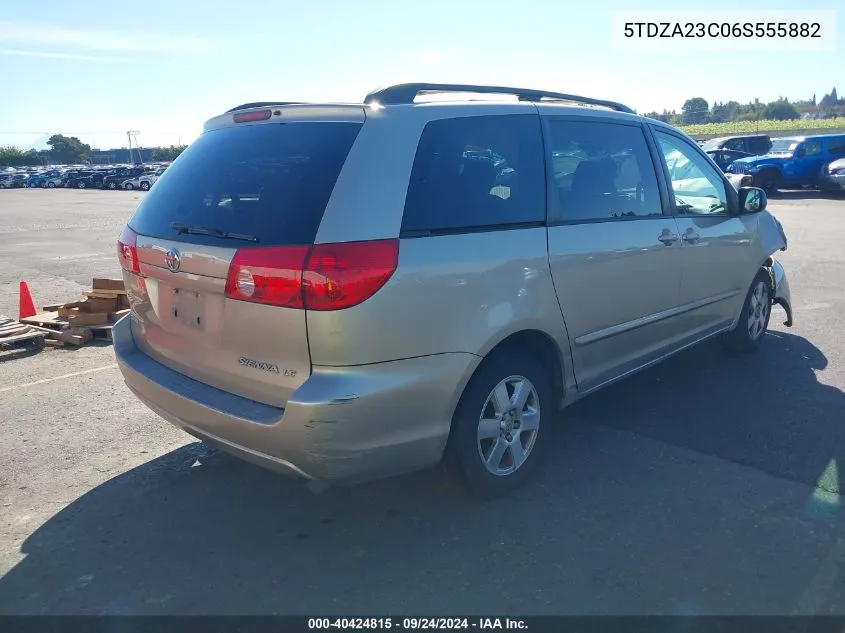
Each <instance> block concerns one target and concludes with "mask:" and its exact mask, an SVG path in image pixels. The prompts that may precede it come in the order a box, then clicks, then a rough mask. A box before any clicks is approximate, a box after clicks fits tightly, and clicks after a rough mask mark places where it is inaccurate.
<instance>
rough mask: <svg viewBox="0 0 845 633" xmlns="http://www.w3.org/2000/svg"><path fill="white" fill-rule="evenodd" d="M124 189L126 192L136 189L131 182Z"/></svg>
mask: <svg viewBox="0 0 845 633" xmlns="http://www.w3.org/2000/svg"><path fill="white" fill-rule="evenodd" d="M123 188H124V189H126V191H132V190H133V189H134V188H135V187H134V186H132V183H131V182H127V183H126V184H124V185H123Z"/></svg>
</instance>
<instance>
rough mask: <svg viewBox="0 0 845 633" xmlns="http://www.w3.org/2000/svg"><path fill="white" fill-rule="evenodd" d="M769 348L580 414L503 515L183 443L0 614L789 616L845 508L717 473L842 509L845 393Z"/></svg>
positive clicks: (611, 394) (49, 537)
mask: <svg viewBox="0 0 845 633" xmlns="http://www.w3.org/2000/svg"><path fill="white" fill-rule="evenodd" d="M765 343H766V344H765V345H764V347H763V349H762V350H761V351H760V353H759V354H755V355H747V356H741V357H738V358H735V359H732V360H731V361H729V362H725V357H724V354H723V352H722V351H721V349H720V347H719V346H718V345H705V346H702V347H700V348H698V349H694V350H691V351H689V352H687V353H685V354H682V355H680V356H678V357H676V358H674V359H672V360H670V361H667V362H666V363H664V364H663V365H661V366H658V367H656V368H654V369H652V370H649V371H647V372H644V373H642V374H640V375H638V376H635V377H633V378H631V379H629V380H627V381H625V382H622V383H619V384H617V385H615V386H612V387H609V388H608V389H606V390H604V391H602V392H600V393H597V394H596V395H595V396H592V397H590V398H587V399H585V400H583V401H581V402H579V403H577V404H575V405H574V406H573V407H570V408H569V409H567V410H566V412H565V414H564V416H562V417H563V419H564V420H565V421H566V422H567V424H564V425H560V426H559V427H557V428H556V429H555V431H554V434H553V435H552V436H551V438H552V440H553V445H552V447H551V450H550V451H549V452H550V455H549V459H548V460H547V462H546V463H545V465H544V467H543V468H542V469H541V470H540V471H539V472H538V473H537V477H536V480H535V481H533V482H531V484H530V485H528V486H527V487H526V488H524V489H522V490H520V491H518V492H517V493H515V494H513V495H512V496H509V497H507V498H504V499H500V500H498V501H494V502H488V503H476V502H472V501H470V500H469V499H468V498H467V496H466V494H465V493H464V492H463V491H462V489H460V488H459V487H457V486H455V485H453V484H452V483H451V482H450V480H449V479H448V478H446V477H445V476H443V475H442V474H441V473H440V472H439V471H438V470H432V471H427V472H421V473H416V474H412V475H407V476H403V477H398V478H394V479H391V480H388V481H381V482H375V483H371V484H366V485H362V486H357V487H354V488H346V489H328V490H320V489H319V488H316V487H314V486H308V485H304V484H302V483H300V482H296V481H293V480H289V479H286V478H283V477H280V476H278V475H276V474H274V473H270V472H267V471H264V470H262V469H259V468H257V467H253V466H251V465H248V464H245V463H242V462H240V461H238V460H236V459H234V458H231V457H229V456H226V455H224V454H222V453H219V452H217V451H215V450H213V449H210V448H208V447H206V446H204V445H202V444H199V443H193V444H189V445H187V446H184V447H182V448H179V449H177V450H175V451H172V452H171V453H169V454H166V455H164V456H162V457H160V458H158V459H154V460H152V461H150V462H148V463H145V464H143V465H141V466H139V467H137V468H134V469H133V470H130V471H128V472H125V473H123V474H121V475H119V476H117V477H115V478H113V479H111V480H110V481H108V482H106V483H104V484H102V485H100V486H98V487H97V488H95V489H94V490H92V491H91V492H89V493H87V494H85V495H83V496H82V497H80V498H79V499H77V500H76V501H74V502H73V503H71V504H70V505H69V506H67V507H66V508H64V509H63V510H61V511H60V512H58V513H57V514H56V515H54V516H53V517H51V518H50V519H49V520H48V521H46V522H45V523H44V524H43V525H42V526H41V527H40V528H38V529H37V530H36V531H35V532H34V533H33V534H31V535H30V536H29V537H28V538H27V539H26V540H25V542H24V544H23V546H22V548H21V549H22V554H23V555H24V558H23V560H22V561H20V562H19V563H18V564H17V565H16V566H15V567H14V568H13V569H12V570H11V571H9V572H8V573H7V574H6V575H5V576H4V577H3V578H2V579H0V613H7V614H8V613H17V614H20V613H50V614H55V613H59V614H62V613H64V614H66V613H74V614H78V613H83V614H84V613H88V614H139V613H140V614H144V613H178V614H191V613H194V614H214V613H230V614H232V613H234V614H257V613H263V614H311V615H315V614H317V615H325V614H333V615H356V614H358V615H360V614H370V615H372V614H386V613H394V614H396V613H404V614H428V615H432V614H434V615H437V614H461V613H468V612H469V613H484V614H504V613H511V614H514V613H521V614H540V613H546V614H555V613H558V614H559V613H606V614H607V613H610V614H619V613H658V612H662V613H673V612H683V613H690V612H699V613H708V612H710V613H712V612H716V613H745V614H749V613H751V614H754V613H756V614H761V613H776V614H777V613H788V612H789V611H790V610H791V609H793V608H794V606H795V605H796V603H798V602H799V601H800V596H801V594H802V593H803V592H805V591H806V589H807V587H808V586H810V585H811V584H812V583H813V578H814V577H815V576H816V574H817V570H818V568H819V566H820V565H822V564H823V560H824V559H825V557H826V556H827V552H828V550H829V549H830V547H831V542H833V541H835V540H836V539H837V538H838V536H839V535H840V532H841V523H840V522H841V517H840V515H839V512H838V508H837V507H836V505H835V503H833V502H831V501H830V499H826V498H824V497H821V498H818V495H815V494H814V493H813V491H814V490H816V488H804V487H802V486H798V485H796V484H789V482H783V481H776V480H771V478H768V477H765V476H764V475H762V474H759V473H756V472H754V473H752V472H751V471H748V472H747V473H746V474H745V475H741V476H739V477H738V476H737V471H738V470H739V471H742V469H739V468H737V467H736V466H732V467H730V468H728V466H726V465H725V464H724V463H723V462H720V461H718V460H714V459H712V458H709V457H706V456H708V455H709V456H716V457H719V458H722V459H724V460H729V461H732V462H737V463H739V464H745V465H748V466H752V467H754V468H757V469H761V470H763V471H765V472H766V473H770V474H772V475H775V476H776V477H780V478H783V479H790V480H795V481H800V482H806V483H808V484H810V485H811V486H816V484H817V482H819V479H820V477H822V475H823V474H824V476H825V477H827V479H826V480H824V481H822V482H821V483H820V484H819V485H820V486H821V487H822V488H823V489H824V490H826V491H827V494H833V492H834V491H838V490H839V489H840V484H839V481H838V478H837V476H836V472H835V468H834V469H832V470H831V467H830V464H831V462H833V463H834V464H837V463H843V462H841V460H842V459H843V458H845V425H843V421H845V395H843V393H842V392H841V391H840V390H838V389H835V388H833V387H829V386H826V385H824V384H821V383H820V382H819V381H818V380H817V375H816V372H820V371H822V370H824V368H825V367H826V365H827V359H826V358H825V356H824V355H823V354H822V352H821V351H820V350H818V349H817V348H815V347H814V346H813V345H812V344H811V343H810V342H809V341H807V340H805V339H803V338H801V337H798V336H794V335H791V334H784V333H780V332H776V333H773V334H771V335H769V340H767V341H766V342H765ZM608 427H611V428H608ZM620 431H623V432H620ZM629 432H632V433H633V434H632V433H629ZM641 436H645V438H643V437H641ZM648 438H655V439H656V440H660V442H654V441H652V440H650V439H648ZM663 443H668V444H673V445H675V446H678V447H682V448H685V449H690V452H687V451H681V450H678V449H673V448H671V447H667V446H666V444H663ZM708 460H709V461H708ZM743 472H744V471H743ZM767 482H768V483H767ZM796 490H797V492H796ZM833 497H834V498H835V499H838V497H836V495H833ZM834 580H836V578H834ZM839 582H840V583H841V580H840V581H839ZM837 608H838V609H839V610H840V612H841V611H843V610H845V605H843V604H842V603H839V604H838V607H837ZM127 626H128V623H127Z"/></svg>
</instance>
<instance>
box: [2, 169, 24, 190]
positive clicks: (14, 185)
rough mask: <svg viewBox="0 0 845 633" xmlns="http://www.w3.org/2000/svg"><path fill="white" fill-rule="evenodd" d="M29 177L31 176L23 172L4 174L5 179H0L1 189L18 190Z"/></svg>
mask: <svg viewBox="0 0 845 633" xmlns="http://www.w3.org/2000/svg"><path fill="white" fill-rule="evenodd" d="M28 177H29V175H28V174H26V173H23V172H17V173H13V174H9V173H6V174H3V177H2V178H0V187H2V188H3V189H18V188H20V187H23V186H24V184H25V183H26V179H27V178H28Z"/></svg>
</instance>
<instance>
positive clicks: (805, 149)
mask: <svg viewBox="0 0 845 633" xmlns="http://www.w3.org/2000/svg"><path fill="white" fill-rule="evenodd" d="M843 156H845V134H817V135H814V136H792V137H787V138H778V139H775V140H774V142H773V145H772V150H771V151H770V152H769V153H768V154H767V155H765V156H755V157H753V158H740V159H739V160H735V161H734V162H733V163H731V164H730V165H729V166H728V171H731V172H733V173H735V174H750V175H751V176H753V177H754V184H755V186H757V187H761V188H762V189H764V190H765V191H767V192H769V193H771V192H774V191H777V190H778V189H779V188H781V187H807V186H819V184H820V182H819V177H820V175H821V173H822V168H823V167H824V165H826V164H827V163H830V162H831V161H834V160H837V159H839V158H842V157H843Z"/></svg>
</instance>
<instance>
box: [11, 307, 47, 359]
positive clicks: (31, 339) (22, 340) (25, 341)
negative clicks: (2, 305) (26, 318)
mask: <svg viewBox="0 0 845 633" xmlns="http://www.w3.org/2000/svg"><path fill="white" fill-rule="evenodd" d="M44 336H45V335H44V334H43V333H42V332H39V331H38V330H36V329H34V328H32V327H31V326H29V325H26V324H24V323H20V322H18V321H15V320H14V319H11V318H9V317H7V316H5V315H2V314H0V352H6V351H9V350H22V349H41V348H42V347H44Z"/></svg>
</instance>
